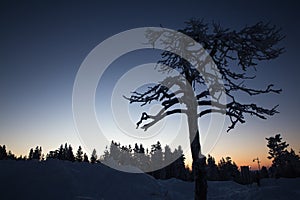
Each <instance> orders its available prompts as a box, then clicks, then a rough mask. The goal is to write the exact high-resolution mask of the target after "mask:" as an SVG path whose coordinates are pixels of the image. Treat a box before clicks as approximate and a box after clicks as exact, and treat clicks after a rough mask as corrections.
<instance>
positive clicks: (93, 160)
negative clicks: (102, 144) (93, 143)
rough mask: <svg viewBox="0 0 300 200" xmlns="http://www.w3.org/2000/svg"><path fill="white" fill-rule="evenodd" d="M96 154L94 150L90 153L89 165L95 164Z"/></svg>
mask: <svg viewBox="0 0 300 200" xmlns="http://www.w3.org/2000/svg"><path fill="white" fill-rule="evenodd" d="M97 158H98V156H97V152H96V149H93V152H92V155H91V163H92V164H94V163H96V162H97Z"/></svg>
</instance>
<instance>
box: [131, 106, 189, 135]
mask: <svg viewBox="0 0 300 200" xmlns="http://www.w3.org/2000/svg"><path fill="white" fill-rule="evenodd" d="M176 113H187V111H186V110H184V109H174V110H170V111H166V112H163V109H162V110H161V111H160V112H159V113H158V114H157V115H154V116H153V115H149V114H147V113H146V112H143V113H142V116H141V119H140V121H138V122H137V123H136V125H137V127H136V128H138V127H139V126H140V124H141V123H143V121H146V120H148V119H152V120H153V121H151V122H149V123H147V124H144V125H143V126H142V127H141V128H142V129H144V131H147V129H148V128H149V127H151V126H153V125H154V124H156V123H157V122H159V121H160V120H161V119H163V118H164V117H166V116H168V115H172V114H176Z"/></svg>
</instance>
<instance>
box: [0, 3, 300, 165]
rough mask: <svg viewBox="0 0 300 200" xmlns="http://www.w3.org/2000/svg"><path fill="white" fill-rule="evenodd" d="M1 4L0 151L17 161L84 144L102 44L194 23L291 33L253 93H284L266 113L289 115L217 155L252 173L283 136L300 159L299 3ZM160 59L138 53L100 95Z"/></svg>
mask: <svg viewBox="0 0 300 200" xmlns="http://www.w3.org/2000/svg"><path fill="white" fill-rule="evenodd" d="M0 4H1V6H0V27H1V28H0V43H1V46H0V91H1V96H0V144H6V145H7V146H8V148H9V149H11V150H13V152H15V153H17V154H23V155H24V154H27V153H28V150H29V149H30V148H31V147H34V146H36V145H42V146H43V148H44V150H45V151H46V152H45V153H47V152H48V151H49V150H50V149H55V148H58V146H59V145H60V144H61V143H65V142H68V143H71V144H72V145H73V146H74V148H77V147H78V145H80V144H82V141H81V140H80V139H79V137H78V134H77V133H76V126H75V124H74V122H73V114H72V89H73V83H74V80H75V77H76V73H77V71H78V69H79V67H80V65H81V63H82V62H83V60H84V58H85V57H86V56H87V55H88V54H89V52H90V51H91V50H92V49H93V48H94V47H96V46H97V45H98V44H99V43H100V42H102V41H103V40H105V39H106V38H108V37H110V36H112V35H114V34H117V33H119V32H121V31H125V30H127V29H132V28H137V27H144V26H160V24H162V25H163V26H164V27H167V28H171V29H178V28H182V27H183V26H184V21H186V20H188V19H189V18H191V17H196V18H204V19H205V20H206V21H207V22H211V21H212V20H214V21H217V22H220V23H221V24H222V25H223V26H225V27H229V28H232V29H239V28H241V27H243V26H244V25H251V24H254V23H256V22H258V21H261V20H263V21H266V22H268V21H269V22H271V23H272V24H275V25H277V26H279V27H282V31H283V33H284V34H285V35H286V38H285V39H284V41H283V42H282V45H283V46H284V47H285V48H286V52H285V53H284V54H283V55H282V56H280V58H278V59H276V60H274V61H271V62H268V63H267V62H263V63H260V65H259V66H258V72H257V79H256V80H255V81H254V83H253V84H254V85H258V86H261V87H264V86H265V84H268V83H274V84H275V85H276V86H278V87H280V88H282V89H283V92H282V94H281V95H270V96H262V97H259V98H257V99H256V100H257V101H258V102H259V103H261V104H263V105H267V106H272V105H276V104H280V107H279V111H280V114H279V115H277V116H274V117H271V118H270V119H269V120H267V121H262V120H259V119H253V118H251V117H249V118H248V122H247V124H245V125H241V126H238V127H237V128H236V129H235V130H233V131H232V132H230V133H229V134H227V133H225V132H224V133H222V135H221V137H220V140H219V142H218V144H217V146H216V147H215V148H214V149H213V150H212V151H211V154H213V155H215V156H216V157H219V156H227V155H230V156H232V158H233V159H234V160H238V163H241V164H246V163H247V162H248V160H249V162H250V163H249V164H252V163H251V161H252V160H251V159H252V157H253V156H260V157H262V159H265V157H266V154H267V150H266V147H265V146H266V145H265V144H266V142H265V140H264V138H265V137H268V136H272V135H274V134H276V133H282V135H283V138H284V139H285V140H287V142H288V143H290V144H291V146H292V147H293V148H295V149H296V151H297V152H298V151H299V150H300V149H299V148H300V146H299V142H300V136H299V133H298V131H299V129H300V125H299V117H298V113H299V106H298V103H299V102H300V93H299V89H298V85H299V78H298V74H299V72H300V69H299V67H298V44H299V38H298V37H299V35H300V32H299V29H300V28H299V27H300V24H299V21H298V19H299V12H298V10H299V6H298V5H297V3H289V4H288V3H285V4H284V3H281V2H272V4H270V3H267V2H261V1H251V2H248V1H226V2H223V1H210V2H208V1H169V2H168V1H166V2H159V1H151V2H146V3H141V2H140V1H128V2H126V3H123V2H122V1H119V2H118V1H110V2H106V3H102V2H100V1H87V2H83V1H74V2H72V3H71V2H69V1H62V2H61V1H43V3H41V2H38V1H27V2H21V1H20V2H18V1H1V3H0ZM143 54H147V55H144V56H141V55H143ZM155 56H157V53H153V55H152V53H149V55H148V53H139V52H134V53H132V54H129V55H126V56H124V58H120V59H119V60H117V61H116V62H115V63H114V64H113V65H112V66H111V69H110V71H109V70H108V72H107V75H106V79H107V80H102V81H103V84H104V85H101V84H100V86H99V88H101V87H103V88H104V90H105V89H106V90H107V92H108V93H109V91H110V89H109V87H107V85H113V84H115V83H114V81H115V80H117V78H118V77H121V76H122V73H124V72H126V70H129V69H130V66H135V65H137V64H142V63H147V62H155V60H154V58H155ZM120 67H124V68H120ZM105 81H106V82H105ZM100 83H102V82H100ZM97 98H99V99H101V97H98V96H97ZM101 104H102V103H100V101H99V102H98V101H97V103H96V107H97V108H101ZM97 111H98V110H97ZM203 123H204V124H205V121H204V122H203ZM203 129H205V126H204V128H203ZM166 139H168V138H167V137H166ZM116 140H117V139H116ZM233 144H234V145H233ZM254 146H255V148H253V147H254ZM99 150H100V151H101V149H99ZM241 152H242V153H243V156H242V155H240V154H241ZM241 157H243V158H241ZM263 157H264V158H263ZM243 160H244V161H243ZM265 162H266V161H265Z"/></svg>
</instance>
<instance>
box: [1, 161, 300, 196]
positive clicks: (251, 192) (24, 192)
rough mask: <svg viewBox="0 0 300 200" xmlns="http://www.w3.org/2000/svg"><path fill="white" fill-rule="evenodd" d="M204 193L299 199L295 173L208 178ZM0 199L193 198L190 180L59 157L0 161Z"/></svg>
mask: <svg viewBox="0 0 300 200" xmlns="http://www.w3.org/2000/svg"><path fill="white" fill-rule="evenodd" d="M208 186H209V188H208V199H225V200H226V199H243V200H244V199H255V200H256V199H263V200H265V199H272V200H274V199H300V179H299V178H298V179H278V180H274V179H264V180H262V181H261V187H257V186H256V185H255V184H253V185H248V186H245V185H239V184H237V183H235V182H232V181H224V182H218V181H216V182H209V183H208ZM0 199H1V200H9V199H30V200H34V199H39V200H40V199H55V200H56V199H63V200H64V199H75V200H84V199H89V200H96V199H97V200H107V199H132V200H135V199H143V200H148V199H149V200H150V199H168V200H173V199H176V200H186V199H187V200H189V199H193V183H189V182H184V181H180V180H177V179H170V180H155V179H154V178H152V177H151V176H148V175H145V174H129V173H124V172H119V171H116V170H113V169H111V168H109V167H106V166H104V165H99V164H96V165H92V164H89V163H71V162H67V161H66V162H64V161H58V160H49V161H46V162H37V161H0Z"/></svg>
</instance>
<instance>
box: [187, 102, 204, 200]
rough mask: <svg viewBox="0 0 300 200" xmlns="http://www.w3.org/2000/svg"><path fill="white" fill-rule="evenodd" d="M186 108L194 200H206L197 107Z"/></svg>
mask: <svg viewBox="0 0 300 200" xmlns="http://www.w3.org/2000/svg"><path fill="white" fill-rule="evenodd" d="M187 107H188V110H189V112H188V125H189V134H190V141H191V152H192V158H193V164H192V169H193V174H194V181H195V191H194V192H195V193H194V199H195V200H206V199H207V180H206V169H205V165H206V158H205V156H203V155H202V154H201V146H200V140H199V129H198V116H197V107H196V109H195V107H194V106H193V107H191V106H187Z"/></svg>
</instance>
